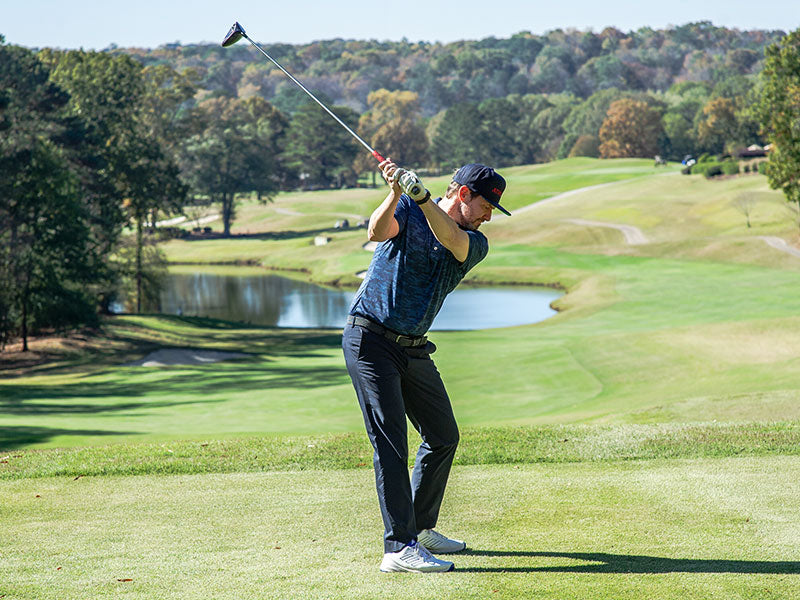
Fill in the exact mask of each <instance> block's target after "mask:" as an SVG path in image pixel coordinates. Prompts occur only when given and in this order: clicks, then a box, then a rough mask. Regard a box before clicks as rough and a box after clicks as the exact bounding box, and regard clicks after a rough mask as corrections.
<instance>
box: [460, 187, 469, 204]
mask: <svg viewBox="0 0 800 600" xmlns="http://www.w3.org/2000/svg"><path fill="white" fill-rule="evenodd" d="M471 197H472V192H470V191H469V188H468V187H467V186H465V185H462V186H461V187H460V188H458V199H459V200H461V201H462V202H467V201H469V199H470V198H471Z"/></svg>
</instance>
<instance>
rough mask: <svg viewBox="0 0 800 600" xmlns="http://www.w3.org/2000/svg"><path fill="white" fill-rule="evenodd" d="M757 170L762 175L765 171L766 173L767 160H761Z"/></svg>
mask: <svg viewBox="0 0 800 600" xmlns="http://www.w3.org/2000/svg"><path fill="white" fill-rule="evenodd" d="M758 172H759V173H761V174H762V175H766V173H767V161H765V160H762V161H761V162H760V163H758Z"/></svg>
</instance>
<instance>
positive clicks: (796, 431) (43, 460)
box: [0, 421, 800, 479]
mask: <svg viewBox="0 0 800 600" xmlns="http://www.w3.org/2000/svg"><path fill="white" fill-rule="evenodd" d="M461 438H462V442H461V444H460V446H459V450H458V453H457V455H456V461H455V464H457V465H495V464H499V465H504V464H533V463H571V462H608V461H620V460H622V461H641V460H653V459H665V458H714V457H730V456H772V455H800V422H798V421H788V422H772V423H700V424H691V425H688V424H660V425H622V426H581V425H562V426H539V427H477V428H467V429H465V430H463V431H462V436H461ZM418 443H419V439H418V438H417V437H416V434H411V435H410V436H409V447H410V448H413V447H415V446H416V445H417V444H418ZM410 460H411V464H413V453H412V457H411V459H410ZM359 468H365V469H369V470H371V469H372V449H371V447H370V445H369V443H368V441H367V439H366V436H365V435H364V434H363V433H348V434H323V435H315V436H289V437H287V436H274V437H247V438H228V439H224V438H223V439H219V438H212V437H209V438H206V439H198V440H165V441H163V442H157V443H152V442H150V443H134V444H112V445H106V446H86V447H78V448H59V449H46V450H12V451H8V452H5V453H3V454H0V479H26V478H40V477H83V476H109V475H114V476H117V475H125V476H130V475H154V474H159V475H164V474H190V473H245V472H263V471H286V470H328V469H359Z"/></svg>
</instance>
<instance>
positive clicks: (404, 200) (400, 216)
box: [394, 194, 413, 231]
mask: <svg viewBox="0 0 800 600" xmlns="http://www.w3.org/2000/svg"><path fill="white" fill-rule="evenodd" d="M411 202H413V200H412V199H411V198H409V197H408V196H406V195H405V194H402V195H401V196H400V198H399V199H398V200H397V206H396V207H395V209H394V218H395V220H396V221H397V224H398V225H399V226H400V231H403V230H404V229H405V228H406V223H408V211H409V209H410V208H411V204H410V203H411Z"/></svg>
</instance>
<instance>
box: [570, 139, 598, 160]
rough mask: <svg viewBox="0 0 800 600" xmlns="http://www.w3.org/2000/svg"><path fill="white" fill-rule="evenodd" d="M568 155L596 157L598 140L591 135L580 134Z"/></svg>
mask: <svg viewBox="0 0 800 600" xmlns="http://www.w3.org/2000/svg"><path fill="white" fill-rule="evenodd" d="M569 156H570V157H573V156H590V157H592V158H597V157H599V156H600V140H599V139H597V138H596V137H595V136H593V135H582V136H580V137H579V138H578V139H577V140H575V144H574V145H573V146H572V150H570V151H569Z"/></svg>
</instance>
